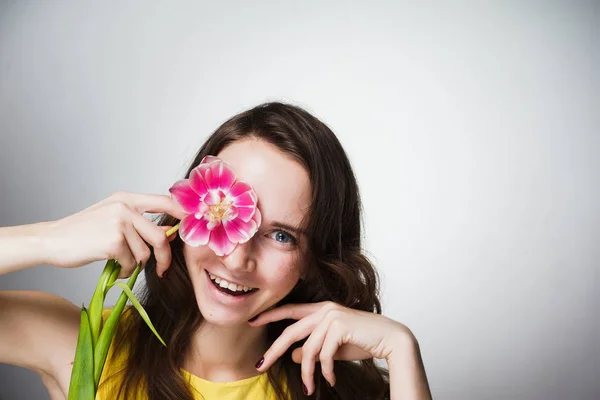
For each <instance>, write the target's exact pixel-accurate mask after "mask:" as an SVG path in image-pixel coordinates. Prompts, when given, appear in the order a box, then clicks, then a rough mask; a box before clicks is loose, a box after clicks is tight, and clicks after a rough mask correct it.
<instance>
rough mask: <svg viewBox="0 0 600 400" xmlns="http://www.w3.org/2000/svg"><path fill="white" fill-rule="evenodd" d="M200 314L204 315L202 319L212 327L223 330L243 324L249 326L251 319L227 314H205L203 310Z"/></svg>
mask: <svg viewBox="0 0 600 400" xmlns="http://www.w3.org/2000/svg"><path fill="white" fill-rule="evenodd" d="M200 314H202V318H203V319H204V321H206V322H208V323H209V324H211V325H215V326H218V327H221V328H232V327H236V326H239V325H242V324H247V322H248V319H250V318H251V317H248V318H245V316H240V315H234V314H226V313H224V312H206V313H203V312H202V309H201V308H200Z"/></svg>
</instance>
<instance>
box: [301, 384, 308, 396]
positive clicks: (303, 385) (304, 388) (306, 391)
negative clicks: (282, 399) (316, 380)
mask: <svg viewBox="0 0 600 400" xmlns="http://www.w3.org/2000/svg"><path fill="white" fill-rule="evenodd" d="M302 392H304V394H305V395H308V389H307V388H306V385H305V384H304V383H303V384H302Z"/></svg>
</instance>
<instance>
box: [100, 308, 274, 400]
mask: <svg viewBox="0 0 600 400" xmlns="http://www.w3.org/2000/svg"><path fill="white" fill-rule="evenodd" d="M134 312H136V311H134ZM109 314H110V309H105V310H104V311H103V312H102V317H103V319H104V320H106V318H107V317H108V315H109ZM157 340H158V339H157ZM128 353H129V347H126V351H123V352H120V353H119V354H117V355H116V356H115V355H114V354H113V347H112V346H111V347H110V350H109V353H108V357H107V358H106V364H105V365H104V369H103V370H102V376H101V378H100V385H99V386H98V393H97V394H96V400H113V399H115V396H116V395H117V391H118V389H119V385H120V383H121V382H120V380H119V379H114V378H113V379H108V380H106V379H107V377H108V376H111V375H113V374H118V371H119V370H120V369H121V368H122V366H123V365H124V363H125V361H126V360H127V354H128ZM181 372H182V374H183V376H184V378H185V379H186V380H187V382H188V383H189V384H190V386H191V389H192V393H193V394H194V399H197V400H213V399H219V400H238V399H261V400H262V399H273V400H276V399H277V397H276V395H275V390H274V389H273V386H272V385H271V383H270V382H269V378H268V376H267V373H266V372H265V373H262V374H260V375H257V376H254V377H251V378H247V379H243V380H240V381H235V382H210V381H207V380H205V379H202V378H200V377H198V376H196V375H193V374H191V373H190V372H188V371H186V370H184V369H183V368H182V369H181ZM284 390H285V389H284ZM145 398H146V397H145V393H144V392H143V389H141V388H140V390H139V392H138V393H136V399H145Z"/></svg>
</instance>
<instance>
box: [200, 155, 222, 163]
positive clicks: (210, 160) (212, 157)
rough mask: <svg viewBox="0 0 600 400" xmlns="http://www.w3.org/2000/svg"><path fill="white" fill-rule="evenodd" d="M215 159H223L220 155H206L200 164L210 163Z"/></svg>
mask: <svg viewBox="0 0 600 400" xmlns="http://www.w3.org/2000/svg"><path fill="white" fill-rule="evenodd" d="M214 161H221V159H220V158H219V157H215V156H204V158H203V159H202V161H200V164H209V163H211V162H214Z"/></svg>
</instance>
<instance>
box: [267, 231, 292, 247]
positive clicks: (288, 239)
mask: <svg viewBox="0 0 600 400" xmlns="http://www.w3.org/2000/svg"><path fill="white" fill-rule="evenodd" d="M271 235H272V237H273V238H274V239H275V240H276V241H277V242H279V243H282V244H288V245H295V244H297V243H298V241H297V240H296V238H295V237H294V236H292V235H291V234H290V233H288V232H286V231H282V230H276V231H273V232H271Z"/></svg>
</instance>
